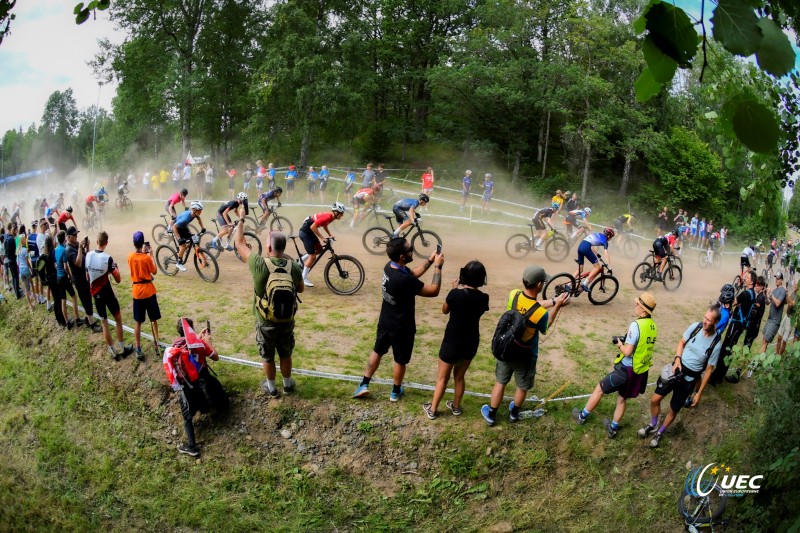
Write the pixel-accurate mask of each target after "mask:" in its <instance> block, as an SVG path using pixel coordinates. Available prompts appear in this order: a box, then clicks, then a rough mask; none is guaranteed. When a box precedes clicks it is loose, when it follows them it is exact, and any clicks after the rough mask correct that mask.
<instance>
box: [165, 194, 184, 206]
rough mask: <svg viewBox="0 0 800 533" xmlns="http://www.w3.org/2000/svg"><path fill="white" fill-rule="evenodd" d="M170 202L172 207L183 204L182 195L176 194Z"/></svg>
mask: <svg viewBox="0 0 800 533" xmlns="http://www.w3.org/2000/svg"><path fill="white" fill-rule="evenodd" d="M168 201H169V205H170V206H174V205H175V204H178V203H180V202H182V201H183V198H181V193H179V192H176V193H175V194H173V195H172V196H170V197H169V200H168Z"/></svg>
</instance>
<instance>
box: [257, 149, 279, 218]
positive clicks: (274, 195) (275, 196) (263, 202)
mask: <svg viewBox="0 0 800 533" xmlns="http://www.w3.org/2000/svg"><path fill="white" fill-rule="evenodd" d="M271 164H272V163H270V165H271ZM281 194H283V189H282V188H280V187H275V188H273V189H270V190H268V191H267V192H264V193H261V194H260V195H259V196H258V205H260V206H261V209H263V210H264V214H263V215H261V216H260V217H258V223H259V224H263V223H264V221H265V220H266V219H267V217H268V216H269V214H270V209H269V201H270V200H275V201H276V202H278V207H280V206H281V205H283V204H281Z"/></svg>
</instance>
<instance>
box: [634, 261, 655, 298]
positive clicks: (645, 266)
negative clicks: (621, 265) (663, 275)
mask: <svg viewBox="0 0 800 533" xmlns="http://www.w3.org/2000/svg"><path fill="white" fill-rule="evenodd" d="M653 270H654V269H653V267H652V265H650V263H648V262H646V261H642V262H641V263H639V264H638V265H636V268H634V269H633V286H634V287H636V289H637V290H640V291H643V290H646V289H647V288H648V287H650V285H651V284H652V283H653Z"/></svg>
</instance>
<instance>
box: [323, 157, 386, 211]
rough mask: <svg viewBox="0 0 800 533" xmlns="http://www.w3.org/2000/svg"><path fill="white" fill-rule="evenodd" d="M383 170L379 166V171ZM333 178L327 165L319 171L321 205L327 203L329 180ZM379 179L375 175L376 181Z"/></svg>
mask: <svg viewBox="0 0 800 533" xmlns="http://www.w3.org/2000/svg"><path fill="white" fill-rule="evenodd" d="M380 168H381V165H378V169H380ZM330 177H331V171H330V170H328V167H327V166H326V165H322V168H321V169H320V171H319V183H317V190H318V191H319V201H320V203H322V204H324V203H325V191H326V190H328V180H329V179H330ZM377 178H378V175H377V173H376V174H375V179H377Z"/></svg>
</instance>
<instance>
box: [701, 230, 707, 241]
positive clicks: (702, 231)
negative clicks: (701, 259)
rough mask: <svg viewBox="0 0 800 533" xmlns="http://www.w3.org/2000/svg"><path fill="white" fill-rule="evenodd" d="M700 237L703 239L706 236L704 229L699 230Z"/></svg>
mask: <svg viewBox="0 0 800 533" xmlns="http://www.w3.org/2000/svg"><path fill="white" fill-rule="evenodd" d="M700 238H701V239H705V238H706V231H705V230H700Z"/></svg>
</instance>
